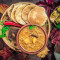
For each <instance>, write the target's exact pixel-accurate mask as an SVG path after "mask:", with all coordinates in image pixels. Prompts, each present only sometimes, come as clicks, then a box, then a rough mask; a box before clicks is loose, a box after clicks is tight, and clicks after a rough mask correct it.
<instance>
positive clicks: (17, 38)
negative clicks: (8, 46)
mask: <svg viewBox="0 0 60 60" xmlns="http://www.w3.org/2000/svg"><path fill="white" fill-rule="evenodd" d="M31 25H34V26H37V27H39V28H41V29H42V30H43V32H44V34H45V44H44V46H43V47H42V48H41V49H40V50H38V51H35V52H29V51H26V50H25V49H24V48H22V47H21V45H20V43H19V34H20V32H21V30H22V29H23V28H25V27H27V26H31ZM16 41H17V45H18V47H19V48H20V50H21V51H23V52H25V53H27V54H37V53H39V52H41V51H42V50H44V48H45V47H46V45H47V42H48V36H47V32H46V31H45V30H44V28H43V27H41V26H38V25H36V24H26V25H24V26H22V27H21V28H20V29H19V31H18V33H17V37H16ZM22 42H23V41H22Z"/></svg>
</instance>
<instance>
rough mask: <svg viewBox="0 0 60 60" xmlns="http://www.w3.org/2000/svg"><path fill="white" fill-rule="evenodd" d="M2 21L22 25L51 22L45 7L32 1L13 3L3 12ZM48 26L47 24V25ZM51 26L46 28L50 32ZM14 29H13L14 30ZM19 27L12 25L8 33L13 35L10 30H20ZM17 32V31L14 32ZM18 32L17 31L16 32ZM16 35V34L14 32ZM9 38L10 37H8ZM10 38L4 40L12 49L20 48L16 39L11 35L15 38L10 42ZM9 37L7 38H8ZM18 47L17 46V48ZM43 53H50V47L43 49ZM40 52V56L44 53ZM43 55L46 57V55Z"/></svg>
mask: <svg viewBox="0 0 60 60" xmlns="http://www.w3.org/2000/svg"><path fill="white" fill-rule="evenodd" d="M1 21H4V22H6V21H13V22H15V23H19V24H21V25H25V24H28V23H31V24H37V25H40V26H41V25H45V24H46V23H48V24H49V20H48V17H47V14H46V12H45V9H44V8H43V7H41V6H37V5H35V4H33V3H30V2H20V3H16V4H12V5H11V6H10V7H9V8H8V9H7V10H6V11H5V12H4V14H3V16H2V18H1ZM45 27H46V26H45ZM49 28H50V25H49V27H48V28H47V29H46V30H48V32H50V30H49ZM12 29H13V31H12ZM18 29H19V28H18V27H13V26H12V27H10V29H9V31H7V35H8V36H9V35H10V36H11V35H12V33H11V34H10V33H9V32H14V31H16V30H18ZM14 33H15V32H14ZM15 34H16V33H15ZM13 36H14V34H13ZM8 38H9V37H8ZM8 38H3V39H4V41H5V42H6V43H7V42H8V43H7V44H8V46H10V47H12V49H14V50H16V51H17V50H18V51H20V50H19V48H18V46H15V45H14V44H13V43H16V41H14V40H13V39H14V38H13V39H12V38H11V37H10V38H11V39H12V40H13V42H12V43H10V42H9V41H8ZM6 39H7V40H6ZM15 47H16V48H15ZM42 52H43V53H45V52H46V54H47V53H48V48H47V49H46V50H45V51H42ZM42 52H41V53H40V54H38V56H39V57H41V56H42V54H43V53H42ZM46 54H44V56H43V57H45V55H46Z"/></svg>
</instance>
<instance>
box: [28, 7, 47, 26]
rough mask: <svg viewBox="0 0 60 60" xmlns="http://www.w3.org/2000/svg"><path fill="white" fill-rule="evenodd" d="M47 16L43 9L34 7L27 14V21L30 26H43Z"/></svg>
mask: <svg viewBox="0 0 60 60" xmlns="http://www.w3.org/2000/svg"><path fill="white" fill-rule="evenodd" d="M46 20H47V15H46V13H45V9H44V8H43V7H39V6H37V7H35V8H33V9H32V10H31V11H30V12H29V14H28V21H29V22H30V23H32V24H38V25H44V24H45V22H46Z"/></svg>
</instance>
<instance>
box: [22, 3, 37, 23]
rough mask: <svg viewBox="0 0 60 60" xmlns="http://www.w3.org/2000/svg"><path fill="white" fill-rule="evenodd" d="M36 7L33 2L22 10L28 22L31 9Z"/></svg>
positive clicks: (23, 16) (24, 18)
mask: <svg viewBox="0 0 60 60" xmlns="http://www.w3.org/2000/svg"><path fill="white" fill-rule="evenodd" d="M34 7H36V5H35V4H31V5H27V6H26V7H25V8H24V9H23V11H22V19H23V20H24V21H25V22H26V23H28V13H29V11H30V10H31V9H33V8H34Z"/></svg>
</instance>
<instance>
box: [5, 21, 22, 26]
mask: <svg viewBox="0 0 60 60" xmlns="http://www.w3.org/2000/svg"><path fill="white" fill-rule="evenodd" d="M4 25H11V26H17V27H21V26H22V25H20V24H18V23H14V22H11V21H8V22H4Z"/></svg>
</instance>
